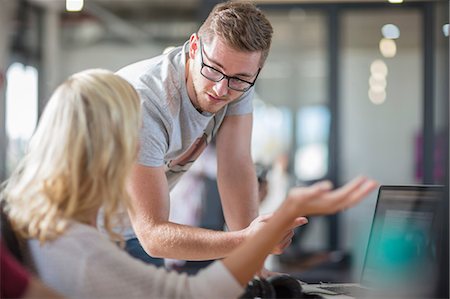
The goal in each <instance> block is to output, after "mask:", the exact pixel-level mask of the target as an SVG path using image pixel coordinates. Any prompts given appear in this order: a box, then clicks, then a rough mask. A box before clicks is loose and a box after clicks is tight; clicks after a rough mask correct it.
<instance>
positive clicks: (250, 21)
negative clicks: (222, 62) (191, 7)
mask: <svg viewBox="0 0 450 299" xmlns="http://www.w3.org/2000/svg"><path fill="white" fill-rule="evenodd" d="M272 34H273V28H272V25H271V24H270V22H269V20H268V19H267V18H266V16H265V15H264V14H263V12H262V11H261V10H260V9H258V8H257V7H256V6H255V4H253V3H251V2H242V1H227V2H223V3H219V4H217V5H216V6H215V7H214V8H213V10H212V11H211V13H210V14H209V15H208V18H206V20H205V22H204V23H203V24H202V26H201V27H200V28H199V30H198V35H199V36H200V37H201V38H203V40H204V41H205V43H209V42H211V40H212V39H213V38H214V37H215V36H219V37H221V38H223V39H224V40H225V41H226V42H227V43H228V45H230V46H231V47H233V48H234V49H236V50H240V51H249V52H254V51H261V61H260V66H261V67H262V66H263V65H264V62H265V60H266V58H267V56H268V55H269V50H270V45H271V43H272Z"/></svg>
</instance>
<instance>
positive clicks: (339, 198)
mask: <svg viewBox="0 0 450 299" xmlns="http://www.w3.org/2000/svg"><path fill="white" fill-rule="evenodd" d="M376 186H377V184H376V183H375V182H374V181H372V180H369V179H366V178H363V177H358V178H356V179H354V180H352V181H351V182H349V183H347V184H346V185H345V186H343V187H341V188H338V189H336V190H333V191H332V190H331V189H332V184H331V183H330V182H328V181H324V182H320V183H317V184H314V185H312V186H310V187H305V188H293V189H291V191H290V192H289V194H288V196H287V198H286V200H285V201H284V202H283V204H282V205H281V206H280V208H278V210H277V211H276V212H275V213H274V215H273V217H271V219H270V220H269V221H268V222H267V224H266V226H265V227H264V228H263V229H261V230H260V231H259V232H257V233H256V234H255V235H254V236H253V237H252V238H250V239H247V240H246V241H245V242H244V243H243V244H242V245H241V246H239V247H238V248H237V249H236V250H234V251H233V252H232V253H231V254H230V255H229V256H228V257H226V258H225V259H223V261H222V262H223V264H224V265H225V267H226V268H227V269H228V270H229V271H230V272H231V274H232V275H233V276H234V277H235V278H236V280H237V281H238V282H239V283H240V284H241V285H243V286H244V285H245V284H247V282H248V281H250V280H251V279H252V278H253V276H254V274H255V273H256V272H257V271H259V270H260V269H261V268H262V266H263V263H264V260H265V258H266V257H267V255H268V254H270V252H271V251H272V249H273V247H274V246H275V245H276V244H277V243H278V242H279V241H280V238H281V237H282V236H283V232H285V231H286V228H287V227H289V226H290V225H292V222H293V221H294V220H295V219H296V218H297V217H299V216H308V215H318V214H322V215H324V214H333V213H336V212H339V211H341V210H343V209H346V208H349V207H351V206H353V205H355V204H356V203H358V202H359V201H360V200H361V199H362V198H364V197H365V196H367V195H368V194H369V193H370V192H372V191H373V190H374V189H375V187H376Z"/></svg>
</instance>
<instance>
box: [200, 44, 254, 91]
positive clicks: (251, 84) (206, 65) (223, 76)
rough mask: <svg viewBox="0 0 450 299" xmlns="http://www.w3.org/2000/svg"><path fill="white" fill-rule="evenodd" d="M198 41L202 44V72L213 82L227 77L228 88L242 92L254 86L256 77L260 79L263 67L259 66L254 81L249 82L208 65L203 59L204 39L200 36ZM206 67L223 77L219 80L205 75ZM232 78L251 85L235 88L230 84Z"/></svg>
mask: <svg viewBox="0 0 450 299" xmlns="http://www.w3.org/2000/svg"><path fill="white" fill-rule="evenodd" d="M198 41H199V45H200V58H201V61H200V62H201V68H200V74H201V75H202V76H203V77H205V78H206V79H208V80H210V81H213V82H220V81H222V80H223V79H225V78H227V81H228V83H227V86H228V88H229V89H232V90H235V91H240V92H246V91H247V90H249V89H250V88H252V87H253V85H255V82H256V79H258V75H259V72H260V71H261V68H258V72H257V73H256V77H255V80H253V82H249V81H246V80H243V79H241V78H238V77H234V76H227V75H225V74H224V73H222V72H221V71H219V70H218V69H216V68H214V67H212V66H210V65H208V64H206V63H205V62H204V60H203V44H202V41H201V40H200V38H199V39H198ZM204 67H207V68H210V69H212V70H214V71H215V72H217V73H219V74H221V75H222V78H220V79H219V80H214V79H211V78H209V77H207V76H205V75H204V74H203V72H202V71H203V68H204ZM230 79H233V80H237V81H238V82H239V81H241V82H244V83H247V84H249V86H248V87H247V88H244V89H237V88H233V87H231V86H230Z"/></svg>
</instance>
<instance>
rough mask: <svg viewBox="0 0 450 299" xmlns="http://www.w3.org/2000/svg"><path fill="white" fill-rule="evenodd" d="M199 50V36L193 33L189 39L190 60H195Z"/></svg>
mask: <svg viewBox="0 0 450 299" xmlns="http://www.w3.org/2000/svg"><path fill="white" fill-rule="evenodd" d="M197 50H198V35H197V33H192V34H191V37H190V38H189V58H190V59H194V58H195V53H197Z"/></svg>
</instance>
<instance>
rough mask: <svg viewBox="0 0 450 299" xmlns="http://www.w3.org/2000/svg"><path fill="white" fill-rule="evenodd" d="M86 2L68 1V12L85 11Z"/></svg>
mask: <svg viewBox="0 0 450 299" xmlns="http://www.w3.org/2000/svg"><path fill="white" fill-rule="evenodd" d="M83 5H84V0H66V10H67V11H81V10H82V9H83Z"/></svg>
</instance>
